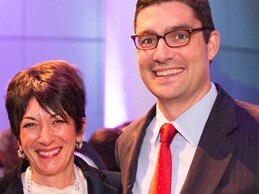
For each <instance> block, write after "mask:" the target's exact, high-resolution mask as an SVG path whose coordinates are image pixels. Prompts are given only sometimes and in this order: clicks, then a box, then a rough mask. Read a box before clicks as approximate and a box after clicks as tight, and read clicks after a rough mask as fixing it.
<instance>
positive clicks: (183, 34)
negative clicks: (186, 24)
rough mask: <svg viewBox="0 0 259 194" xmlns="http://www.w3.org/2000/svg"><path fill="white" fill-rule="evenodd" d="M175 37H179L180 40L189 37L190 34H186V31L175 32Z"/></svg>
mask: <svg viewBox="0 0 259 194" xmlns="http://www.w3.org/2000/svg"><path fill="white" fill-rule="evenodd" d="M175 39H179V40H182V39H188V34H185V33H179V34H175Z"/></svg>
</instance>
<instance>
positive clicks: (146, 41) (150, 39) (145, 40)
mask: <svg viewBox="0 0 259 194" xmlns="http://www.w3.org/2000/svg"><path fill="white" fill-rule="evenodd" d="M139 43H140V45H146V44H155V43H156V38H154V37H141V38H140V39H139Z"/></svg>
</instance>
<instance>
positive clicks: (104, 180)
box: [75, 156, 122, 194]
mask: <svg viewBox="0 0 259 194" xmlns="http://www.w3.org/2000/svg"><path fill="white" fill-rule="evenodd" d="M75 164H76V165H77V166H78V167H80V168H81V170H82V172H83V174H84V176H85V178H86V179H87V185H88V189H89V191H91V190H96V188H98V189H97V190H99V189H100V188H101V187H103V191H104V193H110V194H112V193H114V194H120V193H122V186H121V175H120V173H119V172H112V171H103V170H99V169H97V168H95V167H92V166H90V165H88V164H87V163H86V162H85V161H84V160H83V159H81V158H80V157H78V156H75Z"/></svg>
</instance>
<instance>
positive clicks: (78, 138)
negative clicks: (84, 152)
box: [76, 117, 86, 142]
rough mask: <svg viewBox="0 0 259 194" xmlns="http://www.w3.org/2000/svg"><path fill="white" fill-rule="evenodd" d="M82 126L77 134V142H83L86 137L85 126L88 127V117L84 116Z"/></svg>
mask: <svg viewBox="0 0 259 194" xmlns="http://www.w3.org/2000/svg"><path fill="white" fill-rule="evenodd" d="M81 122H82V127H81V131H80V132H79V133H78V134H77V139H76V141H77V142H81V141H82V140H83V138H84V134H85V128H86V118H85V117H83V118H82V121H81Z"/></svg>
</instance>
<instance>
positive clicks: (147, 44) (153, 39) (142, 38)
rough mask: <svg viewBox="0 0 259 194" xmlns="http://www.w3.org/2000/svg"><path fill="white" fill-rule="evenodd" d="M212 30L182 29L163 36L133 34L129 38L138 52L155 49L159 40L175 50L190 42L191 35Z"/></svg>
mask: <svg viewBox="0 0 259 194" xmlns="http://www.w3.org/2000/svg"><path fill="white" fill-rule="evenodd" d="M205 30H212V29H211V28H206V27H203V28H193V29H183V30H174V31H171V32H167V33H165V34H164V35H163V36H159V35H157V34H140V35H137V34H134V35H132V36H131V38H132V39H133V41H134V44H135V46H136V47H137V49H140V50H149V49H153V48H156V47H157V44H158V41H159V39H160V38H162V39H164V41H165V42H166V44H167V45H168V46H169V47H171V48H177V47H181V46H185V45H187V44H188V43H189V42H190V39H191V35H192V34H193V33H196V32H200V31H205Z"/></svg>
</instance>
